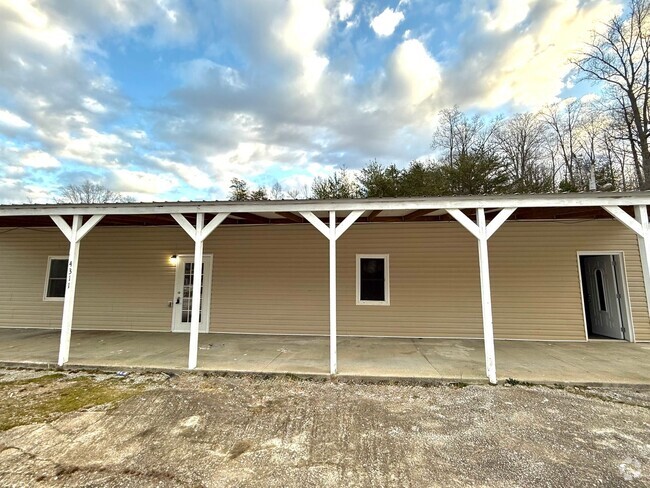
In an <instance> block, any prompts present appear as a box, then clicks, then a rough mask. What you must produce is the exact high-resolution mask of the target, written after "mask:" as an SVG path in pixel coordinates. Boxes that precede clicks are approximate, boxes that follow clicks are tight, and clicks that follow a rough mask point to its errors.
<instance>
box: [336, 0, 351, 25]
mask: <svg viewBox="0 0 650 488" xmlns="http://www.w3.org/2000/svg"><path fill="white" fill-rule="evenodd" d="M352 12H354V2H353V1H352V0H341V1H340V2H339V6H338V9H337V13H338V16H339V20H340V21H341V22H345V21H346V20H348V19H349V18H350V17H351V16H352Z"/></svg>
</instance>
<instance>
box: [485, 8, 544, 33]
mask: <svg viewBox="0 0 650 488" xmlns="http://www.w3.org/2000/svg"><path fill="white" fill-rule="evenodd" d="M534 1H536V0H499V1H498V3H497V6H496V8H495V9H494V11H486V12H484V16H485V18H486V27H487V29H489V30H498V31H507V30H510V29H512V28H513V27H514V26H516V25H517V24H519V23H520V22H522V21H523V20H525V19H526V17H527V16H528V13H529V12H530V5H531V3H533V2H534Z"/></svg>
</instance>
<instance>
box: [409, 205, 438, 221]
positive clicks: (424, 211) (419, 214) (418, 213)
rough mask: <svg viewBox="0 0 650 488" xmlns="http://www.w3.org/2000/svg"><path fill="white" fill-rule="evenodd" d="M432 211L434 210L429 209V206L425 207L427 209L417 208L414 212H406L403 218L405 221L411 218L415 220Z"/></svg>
mask: <svg viewBox="0 0 650 488" xmlns="http://www.w3.org/2000/svg"><path fill="white" fill-rule="evenodd" d="M431 212H433V210H431V209H428V208H425V209H422V210H416V211H414V212H411V213H408V214H406V215H405V216H404V217H403V219H404V220H405V221H407V222H408V221H409V220H415V219H417V218H418V217H423V216H425V215H426V214H428V213H431Z"/></svg>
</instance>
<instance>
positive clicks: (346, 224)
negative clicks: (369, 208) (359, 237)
mask: <svg viewBox="0 0 650 488" xmlns="http://www.w3.org/2000/svg"><path fill="white" fill-rule="evenodd" d="M364 212H365V210H355V211H353V212H350V215H348V216H347V217H345V219H343V222H341V223H340V224H339V225H338V226H337V227H336V239H338V238H339V237H341V236H342V235H343V233H344V232H345V231H346V230H348V229H349V228H350V226H352V224H354V223H355V222H356V221H357V219H358V218H359V217H361V216H362V215H363V213H364Z"/></svg>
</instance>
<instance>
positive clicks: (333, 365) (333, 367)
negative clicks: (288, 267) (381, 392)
mask: <svg viewBox="0 0 650 488" xmlns="http://www.w3.org/2000/svg"><path fill="white" fill-rule="evenodd" d="M329 220H330V226H329V231H330V234H329V241H330V374H331V375H335V374H336V373H337V371H338V364H337V363H338V360H337V352H336V336H337V333H336V212H335V211H330V219H329Z"/></svg>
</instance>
